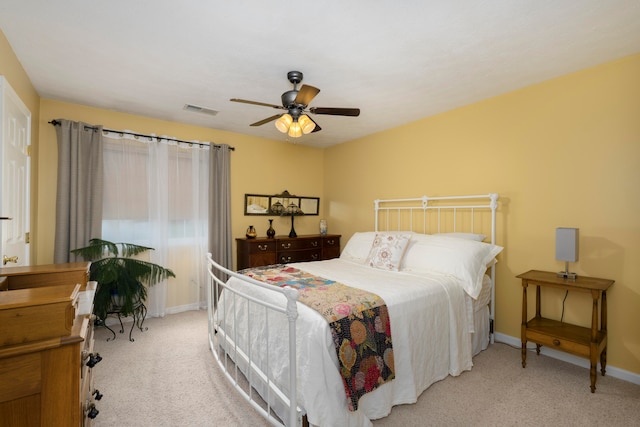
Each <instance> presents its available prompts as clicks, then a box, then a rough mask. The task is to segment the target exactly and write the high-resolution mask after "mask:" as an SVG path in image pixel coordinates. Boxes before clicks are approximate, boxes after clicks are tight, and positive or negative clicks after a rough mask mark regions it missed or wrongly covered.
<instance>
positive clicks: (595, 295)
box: [589, 290, 600, 393]
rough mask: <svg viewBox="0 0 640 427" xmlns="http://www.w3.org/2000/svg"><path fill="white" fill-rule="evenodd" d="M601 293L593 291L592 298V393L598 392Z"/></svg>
mask: <svg viewBox="0 0 640 427" xmlns="http://www.w3.org/2000/svg"><path fill="white" fill-rule="evenodd" d="M599 296H600V295H599V292H598V291H596V290H592V291H591V297H592V299H593V307H592V309H591V344H590V345H589V347H590V351H589V361H590V362H591V369H590V370H589V377H590V378H591V393H595V391H596V370H597V367H598V297H599Z"/></svg>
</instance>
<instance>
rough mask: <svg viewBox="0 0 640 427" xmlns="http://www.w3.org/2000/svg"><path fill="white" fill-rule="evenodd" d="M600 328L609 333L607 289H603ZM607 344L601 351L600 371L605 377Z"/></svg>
mask: <svg viewBox="0 0 640 427" xmlns="http://www.w3.org/2000/svg"><path fill="white" fill-rule="evenodd" d="M600 329H601V330H602V332H603V333H604V334H606V333H607V291H602V305H601V306H600ZM607 344H608V341H607V342H606V343H605V345H604V349H602V353H600V372H601V373H602V376H603V377H604V374H605V372H606V371H607Z"/></svg>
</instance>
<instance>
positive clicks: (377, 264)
mask: <svg viewBox="0 0 640 427" xmlns="http://www.w3.org/2000/svg"><path fill="white" fill-rule="evenodd" d="M410 240H411V234H397V233H394V234H387V233H377V234H376V236H375V238H374V239H373V244H372V245H371V250H370V251H369V256H368V257H367V260H366V264H367V265H368V266H370V267H374V268H379V269H381V270H389V271H398V269H399V268H400V262H401V261H402V257H403V256H404V253H405V251H406V250H407V245H408V244H409V241H410Z"/></svg>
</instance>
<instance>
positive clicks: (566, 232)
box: [556, 227, 579, 262]
mask: <svg viewBox="0 0 640 427" xmlns="http://www.w3.org/2000/svg"><path fill="white" fill-rule="evenodd" d="M578 230H579V229H577V228H567V227H558V228H556V259H557V260H558V261H566V262H576V261H578V246H579V245H578V243H579V242H578Z"/></svg>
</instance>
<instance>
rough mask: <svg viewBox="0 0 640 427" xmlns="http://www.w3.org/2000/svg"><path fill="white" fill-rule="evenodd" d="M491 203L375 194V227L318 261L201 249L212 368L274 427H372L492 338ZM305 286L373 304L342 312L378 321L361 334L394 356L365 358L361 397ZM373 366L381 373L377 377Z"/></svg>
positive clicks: (468, 363)
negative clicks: (219, 257) (232, 264)
mask: <svg viewBox="0 0 640 427" xmlns="http://www.w3.org/2000/svg"><path fill="white" fill-rule="evenodd" d="M497 201H498V195H497V194H494V193H492V194H486V195H471V196H446V197H427V196H423V197H419V198H406V199H385V200H375V201H374V216H375V221H374V230H371V231H362V232H357V233H354V235H353V236H352V237H351V238H350V239H349V240H348V242H347V243H346V245H345V247H344V249H343V251H342V253H341V255H340V257H339V258H336V259H332V260H327V261H317V262H305V263H294V264H288V265H277V266H267V267H263V268H261V269H255V270H246V271H242V272H234V271H231V270H228V269H226V268H224V267H222V266H220V265H219V264H218V263H216V262H215V260H213V259H212V258H211V255H210V254H209V255H208V265H209V269H208V270H209V276H210V285H209V287H208V292H207V294H208V310H209V345H210V348H211V351H212V353H213V355H214V358H215V360H216V361H217V365H218V366H219V367H220V368H221V369H222V370H223V372H224V373H225V375H226V377H227V378H228V379H229V380H230V382H231V383H232V384H233V386H234V387H235V388H236V389H237V390H238V392H239V393H240V395H241V396H243V397H244V398H245V399H246V400H247V401H248V402H249V403H250V404H251V405H252V406H253V407H254V408H255V409H256V410H258V411H259V412H260V413H261V414H262V415H263V416H264V417H265V418H266V419H267V420H268V421H269V422H270V423H271V424H272V425H285V426H294V425H306V424H310V425H318V426H358V427H359V426H363V427H364V426H371V425H372V423H371V420H374V419H378V418H382V417H384V416H386V415H388V414H389V412H390V411H391V409H392V407H393V406H395V405H399V404H408V403H415V402H416V400H417V398H418V397H419V395H420V394H421V393H422V392H423V391H424V390H425V389H426V388H428V387H429V386H430V385H431V384H433V383H434V382H436V381H439V380H442V379H444V378H446V377H447V376H449V375H454V376H455V375H459V374H461V373H462V372H464V371H466V370H469V369H471V367H472V365H473V363H472V357H473V355H475V354H477V353H478V352H480V351H482V350H484V349H486V348H487V346H488V344H489V343H490V342H491V341H492V340H493V335H492V331H493V319H494V313H495V263H496V262H497V258H496V257H497V255H498V254H499V253H500V251H501V250H502V247H500V246H498V245H497V244H496V210H497V207H498V203H497ZM287 274H291V277H295V278H298V277H305V278H306V280H307V282H304V283H305V284H304V285H301V283H303V282H295V281H292V280H291V277H289V276H287ZM274 277H277V279H278V280H280V282H278V283H275V282H271V281H270V280H271V279H273V278H274ZM283 278H284V279H283ZM273 280H275V279H273ZM296 280H297V279H296ZM325 282H326V283H331V284H332V285H333V287H328V286H324V284H325ZM309 283H311V284H316V285H317V287H318V288H322V290H326V289H336V288H337V285H336V284H338V285H345V288H348V289H350V290H353V289H355V291H354V292H356V293H357V292H360V293H362V294H364V295H367V296H369V295H373V296H374V297H379V300H380V301H382V303H381V305H379V306H375V308H372V307H374V306H373V305H372V306H371V307H367V308H366V309H363V310H362V312H361V313H360V315H355V316H354V315H353V313H354V312H351V314H350V315H349V316H347V317H349V318H351V319H352V320H353V318H354V317H355V322H358V321H359V320H362V319H363V317H366V316H364V315H365V314H366V315H367V316H368V315H369V314H371V313H373V314H374V315H372V318H373V317H375V320H376V322H378V321H379V320H380V318H383V319H385V322H386V321H387V320H388V322H386V323H385V322H383V324H384V325H387V327H386V333H387V334H388V335H385V334H384V333H382V332H384V331H382V330H378V329H377V328H378V325H380V323H376V330H375V331H374V327H373V326H371V328H370V329H367V331H368V333H369V334H370V335H371V333H373V335H376V336H380V335H382V338H383V339H380V340H379V341H380V342H381V343H382V341H385V342H386V345H388V346H389V347H391V346H392V351H391V352H389V351H388V349H387V351H385V352H384V357H383V354H382V350H380V356H379V357H377V356H376V357H377V359H373V358H372V360H377V361H378V365H379V366H378V368H379V369H377V370H376V375H381V376H380V377H373V378H374V380H373V381H371V386H370V387H369V386H367V387H365V388H366V390H365V389H364V388H363V386H362V384H360V385H359V386H357V387H360V388H359V390H360V391H361V392H362V393H363V394H362V395H358V396H357V397H354V396H353V395H350V389H349V386H351V387H354V389H352V390H355V388H356V384H359V383H358V382H357V381H356V379H355V378H356V377H355V375H354V376H353V377H349V378H346V377H345V373H344V371H345V358H347V359H348V357H344V354H345V353H342V352H341V351H343V350H344V349H345V348H346V349H347V353H346V354H350V353H348V350H349V347H348V346H347V347H345V346H344V345H343V346H342V347H340V345H339V341H340V340H337V339H336V324H338V323H336V322H333V323H332V322H330V321H328V320H327V319H329V317H327V316H326V310H324V308H323V310H324V311H323V310H320V309H318V307H317V306H315V305H314V304H315V300H313V299H312V300H309V295H316V294H311V293H309V292H307V291H309V290H310V289H309V288H312V287H314V286H316V285H309V286H307V285H308V284H309ZM275 284H277V285H278V286H276V285H275ZM349 298H351V297H349ZM309 301H312V302H311V303H310V302H309ZM376 301H378V300H376ZM337 306H338V304H336V307H337ZM354 306H355V305H354ZM374 310H377V311H374ZM321 313H324V314H325V316H323V315H322V314H321ZM334 314H335V313H334ZM378 314H379V315H378ZM382 314H384V315H385V316H382ZM358 316H360V319H358ZM334 318H335V316H334ZM343 320H344V319H342V320H341V321H343ZM373 324H374V323H373V321H372V323H371V325H373ZM345 328H348V327H346V326H345ZM338 329H339V326H338ZM382 329H385V327H382ZM365 335H366V334H365ZM385 337H386V338H385ZM363 341H364V342H365V343H368V346H365V345H364V344H362V347H358V346H355V345H354V344H353V343H352V345H351V347H352V348H357V349H358V351H354V352H353V353H356V354H360V355H362V351H361V349H362V348H365V347H368V348H365V350H367V351H369V349H373V347H375V345H372V341H371V340H369V339H368V338H367V340H364V339H363ZM343 344H344V342H343ZM373 350H375V349H373ZM373 350H372V351H373ZM358 352H359V353H358ZM389 354H390V355H391V356H390V357H389V358H387V356H388V355H389ZM354 357H355V356H354ZM363 357H364V356H363ZM389 361H390V363H388V362H389ZM360 362H361V361H360V360H359V359H358V363H360ZM362 363H363V364H364V362H362ZM350 366H351V365H349V367H350ZM374 370H375V369H374ZM382 371H384V372H386V374H385V375H388V377H385V378H384V379H382V380H381V378H382V374H380V372H382ZM347 372H349V370H348V369H347Z"/></svg>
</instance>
